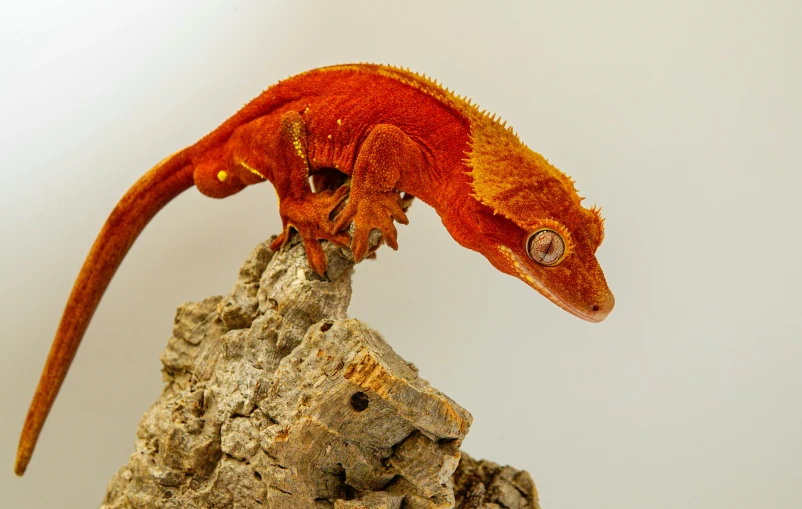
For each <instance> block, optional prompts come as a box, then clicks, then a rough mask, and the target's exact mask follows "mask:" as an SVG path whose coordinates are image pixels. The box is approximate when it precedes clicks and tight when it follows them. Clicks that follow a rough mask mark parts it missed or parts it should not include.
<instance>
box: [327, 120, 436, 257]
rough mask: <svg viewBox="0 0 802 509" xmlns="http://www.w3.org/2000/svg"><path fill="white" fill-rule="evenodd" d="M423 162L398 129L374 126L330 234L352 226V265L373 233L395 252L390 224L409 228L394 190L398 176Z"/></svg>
mask: <svg viewBox="0 0 802 509" xmlns="http://www.w3.org/2000/svg"><path fill="white" fill-rule="evenodd" d="M424 163H425V161H424V157H423V153H422V152H421V149H420V147H419V146H418V145H417V144H416V143H415V142H414V141H412V140H411V139H410V138H409V136H407V135H406V134H405V133H404V132H403V131H402V130H401V129H399V128H398V127H396V126H394V125H390V124H378V125H376V126H374V127H373V128H372V129H371V130H370V133H369V134H368V136H367V137H366V138H365V141H364V142H362V146H361V147H360V148H359V153H358V154H357V157H356V163H355V164H354V170H353V173H352V175H351V196H350V200H349V202H348V205H346V207H345V209H343V211H342V212H341V213H340V214H339V216H337V220H336V223H335V225H334V230H333V231H334V232H338V231H340V230H342V229H344V228H345V227H346V226H348V224H349V223H351V222H353V224H354V231H353V237H352V240H351V251H352V252H353V253H354V259H355V260H356V261H360V260H362V259H363V258H364V257H365V256H366V255H367V254H368V237H369V235H370V232H371V230H373V229H377V230H379V231H380V232H381V234H382V239H383V240H384V242H385V243H386V244H387V245H388V246H390V247H391V248H393V249H398V232H397V230H396V228H395V225H394V224H393V220H395V221H398V222H399V223H401V224H409V220H408V219H407V216H406V214H405V213H404V208H405V207H404V206H405V205H406V206H407V207H408V206H409V203H408V202H409V200H407V201H406V202H405V201H402V198H401V196H400V193H399V191H398V190H397V189H396V186H397V185H398V182H399V180H400V179H401V174H402V172H405V171H413V172H414V171H419V170H420V169H421V168H423V165H424Z"/></svg>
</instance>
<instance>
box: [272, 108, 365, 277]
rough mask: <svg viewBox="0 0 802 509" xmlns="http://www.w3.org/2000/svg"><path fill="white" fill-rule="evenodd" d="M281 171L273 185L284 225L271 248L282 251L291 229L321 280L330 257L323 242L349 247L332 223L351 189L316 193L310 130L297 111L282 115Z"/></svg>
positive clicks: (276, 172)
mask: <svg viewBox="0 0 802 509" xmlns="http://www.w3.org/2000/svg"><path fill="white" fill-rule="evenodd" d="M279 136H280V140H279V147H278V148H279V154H277V157H276V161H277V163H278V164H277V168H276V169H275V171H274V172H273V174H274V180H273V185H274V186H275V188H276V193H277V194H278V197H279V214H280V215H281V221H282V224H283V230H282V232H281V235H279V236H278V238H276V240H274V241H273V243H272V244H271V245H270V247H271V249H273V250H278V249H280V248H281V247H282V246H284V245H285V244H286V243H287V241H288V240H289V238H290V233H291V232H290V228H293V229H295V230H296V231H297V232H298V234H299V235H300V236H301V239H302V240H303V242H304V247H305V248H306V257H307V259H308V261H309V265H310V266H311V267H312V268H313V269H314V270H315V272H317V273H318V274H320V275H321V276H322V275H323V274H324V273H325V272H326V255H325V254H324V253H323V248H322V247H321V246H320V240H328V241H331V242H333V243H335V244H338V245H340V246H343V247H347V246H348V244H349V241H350V239H349V237H348V235H347V234H345V233H342V232H340V233H336V232H333V231H332V230H333V228H332V222H331V220H330V219H329V215H330V214H331V211H332V210H334V208H335V207H337V205H339V204H340V202H342V200H343V199H344V198H345V196H346V195H347V194H348V187H347V186H342V187H340V188H339V189H337V190H335V191H332V190H325V191H321V192H318V193H313V192H312V188H311V187H310V185H309V159H308V157H307V137H306V128H305V126H304V123H303V119H302V118H301V115H300V114H299V113H298V112H297V111H289V112H287V113H285V114H284V115H282V117H281V124H280V135H279Z"/></svg>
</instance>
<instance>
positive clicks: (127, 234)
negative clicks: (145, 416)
mask: <svg viewBox="0 0 802 509" xmlns="http://www.w3.org/2000/svg"><path fill="white" fill-rule="evenodd" d="M188 152H189V150H188V149H184V150H182V151H179V152H177V153H175V154H173V155H172V156H170V157H168V158H166V159H165V160H163V161H162V162H160V163H159V164H157V165H156V166H155V167H153V168H152V169H151V170H150V171H148V172H147V173H146V174H145V175H144V176H142V177H141V178H140V179H139V180H138V181H137V182H136V183H135V184H134V185H133V186H132V187H131V188H130V189H129V190H128V192H126V193H125V195H124V196H123V197H122V199H120V201H119V202H118V203H117V206H115V207H114V210H113V211H112V212H111V214H110V215H109V217H108V219H107V220H106V223H105V224H104V225H103V228H102V229H101V230H100V233H99V234H98V236H97V239H96V240H95V243H94V245H92V249H91V250H90V251H89V255H88V256H87V257H86V260H85V261H84V264H83V267H81V271H80V272H79V273H78V277H77V279H76V281H75V284H74V286H73V288H72V293H71V294H70V297H69V300H68V301H67V305H66V307H65V309H64V314H63V315H62V317H61V322H60V323H59V326H58V330H57V331H56V337H55V339H54V340H53V345H52V346H51V347H50V354H49V355H48V357H47V361H46V362H45V366H44V369H43V370H42V375H41V377H40V379H39V385H38V386H37V387H36V392H35V393H34V396H33V401H32V402H31V406H30V408H29V409H28V415H27V417H26V418H25V424H24V426H23V428H22V435H21V436H20V441H19V446H18V448H17V459H16V463H15V465H14V472H16V474H17V475H22V474H23V473H25V469H26V467H27V466H28V462H29V461H30V459H31V455H32V454H33V449H34V447H35V446H36V441H37V439H38V438H39V434H40V432H41V431H42V426H43V425H44V422H45V419H46V418H47V415H48V413H49V412H50V408H51V407H52V406H53V402H54V401H55V399H56V395H57V394H58V391H59V389H60V388H61V384H62V383H63V382H64V378H65V376H66V375H67V370H68V369H69V367H70V364H71V363H72V360H73V358H74V357H75V352H76V351H77V350H78V345H79V344H80V343H81V339H82V338H83V336H84V332H86V328H87V327H88V326H89V322H90V320H91V319H92V315H93V314H94V313H95V309H96V308H97V306H98V304H99V303H100V299H101V297H102V296H103V293H104V292H105V291H106V288H107V287H108V285H109V282H110V281H111V279H112V277H114V273H115V272H116V271H117V268H118V267H119V266H120V263H122V261H123V258H125V255H126V254H127V253H128V250H129V249H130V248H131V245H132V244H133V243H134V241H135V240H136V238H137V237H138V236H139V234H140V233H141V232H142V230H143V229H144V228H145V226H147V224H148V222H150V220H151V219H152V218H153V216H155V215H156V214H157V213H158V212H159V211H160V210H161V209H162V208H163V207H164V206H165V205H167V204H168V203H169V202H170V201H171V200H172V199H173V198H175V197H176V196H178V195H179V194H181V193H182V192H183V191H185V190H187V189H189V188H190V187H192V185H193V168H192V165H191V163H190V159H189V154H188Z"/></svg>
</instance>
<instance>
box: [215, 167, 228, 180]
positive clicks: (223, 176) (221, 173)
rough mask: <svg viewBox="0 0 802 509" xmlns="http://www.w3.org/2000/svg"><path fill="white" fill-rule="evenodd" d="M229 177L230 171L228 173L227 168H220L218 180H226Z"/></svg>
mask: <svg viewBox="0 0 802 509" xmlns="http://www.w3.org/2000/svg"><path fill="white" fill-rule="evenodd" d="M227 178H228V173H226V171H225V170H220V171H219V172H218V173H217V180H219V181H220V182H225V181H226V179H227Z"/></svg>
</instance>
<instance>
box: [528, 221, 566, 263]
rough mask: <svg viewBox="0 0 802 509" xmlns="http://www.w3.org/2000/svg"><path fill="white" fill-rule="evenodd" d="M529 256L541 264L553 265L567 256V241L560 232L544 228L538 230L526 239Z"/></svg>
mask: <svg viewBox="0 0 802 509" xmlns="http://www.w3.org/2000/svg"><path fill="white" fill-rule="evenodd" d="M526 252H527V254H529V258H531V259H532V260H533V261H536V262H537V263H539V264H541V265H546V266H549V267H552V266H554V265H557V264H559V263H560V262H561V261H563V258H564V257H565V241H564V240H563V238H562V236H560V234H559V233H557V232H555V231H554V230H549V229H547V228H544V229H542V230H537V231H536V232H534V233H533V234H532V235H530V236H529V239H527V241H526Z"/></svg>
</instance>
